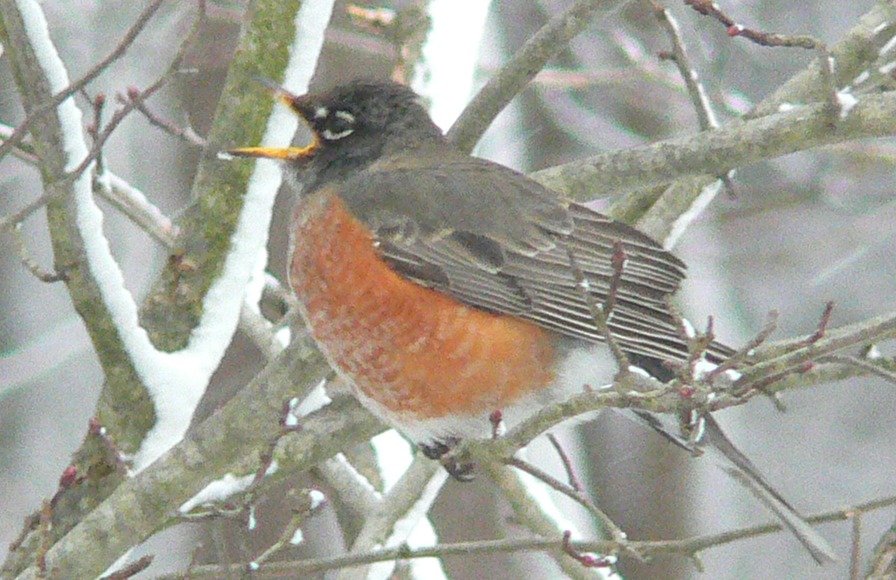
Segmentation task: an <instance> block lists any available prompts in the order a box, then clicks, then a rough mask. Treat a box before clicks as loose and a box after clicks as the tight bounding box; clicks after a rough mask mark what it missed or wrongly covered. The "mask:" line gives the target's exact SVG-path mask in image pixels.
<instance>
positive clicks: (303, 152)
mask: <svg viewBox="0 0 896 580" xmlns="http://www.w3.org/2000/svg"><path fill="white" fill-rule="evenodd" d="M256 80H257V81H258V82H260V83H261V84H263V85H264V86H265V88H267V89H268V91H270V93H271V95H272V96H273V97H274V98H275V99H277V100H278V101H280V102H281V103H283V104H284V105H286V106H287V107H289V108H290V109H292V110H293V111H294V112H295V113H296V114H297V115H298V116H299V118H300V119H302V120H303V121H305V122H306V123H307V122H308V121H307V120H306V119H305V114H304V113H305V111H304V107H303V105H304V104H305V99H304V98H303V97H300V96H296V95H294V94H292V93H291V92H289V91H287V90H286V89H284V88H283V87H280V86H278V85H277V84H276V83H274V82H273V81H271V80H269V79H266V78H262V77H258V78H257V79H256ZM317 145H318V141H317V138H316V136H315V139H314V141H312V142H311V143H310V144H309V145H307V146H305V147H239V148H237V149H230V150H229V151H227V153H229V154H230V155H233V156H235V157H256V158H259V157H260V158H264V159H279V160H281V161H296V160H299V159H307V158H308V157H310V156H311V154H312V153H313V152H314V149H315V148H316V147H317Z"/></svg>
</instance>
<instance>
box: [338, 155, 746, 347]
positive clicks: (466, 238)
mask: <svg viewBox="0 0 896 580" xmlns="http://www.w3.org/2000/svg"><path fill="white" fill-rule="evenodd" d="M417 159H419V157H418V158H417ZM420 163H421V162H420V161H418V160H407V161H406V162H394V161H393V162H390V163H389V165H374V166H372V167H370V168H368V169H367V170H365V171H363V172H362V173H361V174H360V175H358V176H357V177H355V178H353V179H352V184H351V185H352V187H350V188H347V189H348V191H352V192H353V194H352V197H351V198H349V199H346V203H347V204H348V205H349V207H350V209H351V210H352V211H353V212H354V214H355V215H357V216H359V217H360V218H361V219H362V220H363V221H364V222H365V223H366V224H367V225H368V226H369V227H370V228H371V229H372V230H373V231H374V232H375V235H376V236H377V243H378V245H379V249H380V251H381V252H382V255H383V258H384V259H385V260H386V261H387V262H388V263H389V264H390V265H391V266H392V267H393V268H394V269H395V270H396V271H398V272H399V273H401V274H402V275H404V276H406V277H408V278H410V279H412V280H414V281H416V282H418V283H419V284H422V285H424V286H428V287H431V288H434V289H436V290H438V291H440V292H443V293H445V294H448V295H450V296H452V297H454V298H456V299H457V300H460V301H462V302H464V303H466V304H469V305H471V306H475V307H477V308H481V309H484V310H487V311H490V312H495V313H501V314H510V315H513V316H518V317H520V318H524V319H527V320H530V321H532V322H534V323H535V324H538V325H540V326H542V327H545V328H548V329H551V330H553V331H556V332H559V333H561V334H563V335H566V336H570V337H574V338H578V339H582V340H586V341H590V342H598V341H602V340H603V336H602V334H601V333H600V332H599V331H598V330H597V328H596V327H595V324H594V321H593V319H592V316H591V313H590V307H589V304H588V300H586V298H585V297H584V296H583V292H582V289H581V287H580V286H579V285H578V284H577V279H576V275H575V273H574V269H573V268H572V267H571V265H570V258H569V254H570V252H572V254H573V255H574V257H575V260H576V263H577V265H578V267H579V269H580V270H581V272H582V274H583V275H584V277H585V279H586V280H587V281H588V285H587V286H588V290H587V291H588V292H589V293H590V295H591V296H592V299H593V300H595V301H596V302H597V303H598V304H603V303H604V302H605V301H606V300H607V294H608V291H609V288H610V284H611V280H612V278H613V275H614V269H613V266H612V264H611V258H612V256H613V253H614V245H615V244H617V243H619V244H621V247H622V250H623V252H624V253H625V256H626V261H625V266H624V268H623V271H622V275H621V278H620V280H619V283H618V286H617V298H616V305H615V307H614V309H613V311H612V314H611V316H610V321H609V326H610V330H611V332H612V333H613V335H614V337H615V338H616V340H617V341H618V342H619V344H620V346H621V347H622V348H623V349H624V350H626V351H627V352H629V353H635V354H640V355H644V356H647V357H652V358H659V359H670V360H684V359H685V358H686V357H687V346H686V345H685V343H684V342H683V341H682V339H681V338H680V336H679V330H678V328H677V324H676V322H675V319H674V318H673V317H672V315H671V314H670V313H669V309H668V307H667V300H668V297H669V296H670V295H671V294H673V293H674V292H675V291H676V290H677V289H678V286H679V284H680V282H681V280H682V279H683V278H684V271H685V266H684V264H683V263H682V262H681V261H680V260H679V259H678V258H676V257H675V256H673V255H672V254H671V253H669V252H667V251H666V250H664V249H663V248H662V247H660V246H659V245H658V244H657V243H656V242H654V241H653V240H651V239H650V238H649V237H647V236H646V235H644V234H642V233H641V232H639V231H637V230H635V229H634V228H632V227H630V226H627V225H625V224H622V223H619V222H615V221H613V220H611V219H609V218H607V217H606V216H603V215H601V214H599V213H597V212H595V211H592V210H590V209H588V208H587V207H585V206H582V205H579V204H575V203H569V202H566V201H564V200H562V199H561V198H560V197H559V196H557V195H556V194H555V193H554V192H551V191H550V190H548V189H546V188H544V187H543V186H541V185H540V184H538V183H537V182H535V181H533V180H531V179H529V178H527V177H525V176H524V175H522V174H519V173H517V172H515V171H512V170H510V169H508V168H506V167H503V166H500V165H497V164H493V163H491V162H488V161H485V160H481V159H476V158H473V157H467V156H462V155H460V154H457V156H456V158H455V157H454V156H452V157H451V158H450V159H445V158H444V156H442V157H440V158H439V163H438V167H437V168H436V167H426V171H419V170H420V169H422V168H423V166H421V165H420ZM495 171H499V172H500V177H499V178H497V179H496V175H495ZM420 191H426V192H427V195H425V196H422V195H419V192H420ZM383 192H389V193H388V194H387V195H384V193H383ZM398 192H403V193H400V194H399V193H398ZM729 353H730V350H729V349H728V348H727V347H724V346H722V345H718V344H715V345H713V347H711V349H710V355H711V357H712V358H719V359H721V358H724V357H725V356H727V355H728V354H729Z"/></svg>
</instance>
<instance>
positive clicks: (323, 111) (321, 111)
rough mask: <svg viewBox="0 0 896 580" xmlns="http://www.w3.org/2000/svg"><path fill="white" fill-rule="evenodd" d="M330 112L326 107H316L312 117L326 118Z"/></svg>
mask: <svg viewBox="0 0 896 580" xmlns="http://www.w3.org/2000/svg"><path fill="white" fill-rule="evenodd" d="M329 114H330V110H329V109H328V108H326V107H318V108H316V109H314V118H315V119H326V118H327V115H329Z"/></svg>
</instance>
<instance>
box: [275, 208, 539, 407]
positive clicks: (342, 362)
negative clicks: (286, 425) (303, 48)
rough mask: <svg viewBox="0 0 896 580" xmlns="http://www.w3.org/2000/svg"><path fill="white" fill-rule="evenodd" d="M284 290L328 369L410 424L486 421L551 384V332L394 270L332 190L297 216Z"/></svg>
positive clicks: (368, 233) (299, 211)
mask: <svg viewBox="0 0 896 580" xmlns="http://www.w3.org/2000/svg"><path fill="white" fill-rule="evenodd" d="M293 227H294V228H295V229H294V232H293V235H294V252H293V255H292V262H291V264H290V283H291V285H292V287H293V290H294V291H295V293H296V295H297V296H298V298H299V301H300V302H301V303H302V306H303V310H304V314H305V318H306V322H307V323H308V325H309V327H310V329H311V332H312V334H313V336H314V337H315V339H316V340H317V341H318V343H319V344H320V345H321V347H322V348H323V350H324V351H325V352H326V353H327V355H328V357H329V358H330V360H331V362H332V363H333V364H335V365H336V366H337V367H338V369H339V370H340V371H341V373H342V374H344V375H346V376H347V377H348V378H350V379H351V380H352V381H353V382H354V385H355V387H356V388H358V389H360V390H361V391H362V392H363V393H364V394H365V395H367V396H368V397H370V398H371V399H373V400H375V401H377V402H378V403H379V404H381V405H383V406H384V407H386V408H387V409H389V410H390V411H392V412H393V413H395V414H398V415H400V416H401V417H402V418H407V419H428V418H439V417H445V416H451V415H457V414H483V413H485V414H487V413H490V412H491V411H493V410H496V409H503V408H505V407H506V406H508V405H509V404H511V403H512V402H513V401H515V400H517V399H518V398H519V397H521V396H522V395H525V394H527V393H529V392H531V391H534V390H537V389H540V388H542V387H544V386H545V385H547V384H550V383H551V382H552V381H553V379H554V366H555V362H556V361H555V356H556V353H555V352H554V347H553V346H552V341H551V337H550V335H549V333H548V332H547V331H545V330H543V329H541V328H539V327H538V326H536V325H534V324H532V323H529V322H526V321H523V320H519V319H515V318H513V317H509V316H499V315H493V314H489V313H486V312H482V311H480V310H476V309H473V308H470V307H467V306H466V305H464V304H462V303H461V302H459V301H457V300H454V299H453V298H450V297H448V296H446V295H444V294H442V293H440V292H437V291H435V290H431V289H428V288H424V287H422V286H420V285H419V284H416V283H414V282H411V281H410V280H407V279H405V278H403V277H402V276H400V275H398V274H397V273H395V272H394V271H393V270H392V269H391V268H390V267H389V266H388V265H387V264H386V263H384V262H383V261H382V260H381V259H380V257H379V256H378V254H377V251H376V248H375V247H374V243H373V239H372V236H371V234H370V232H369V231H368V230H367V229H366V228H365V227H364V226H363V224H362V223H361V222H360V221H358V220H357V219H356V218H354V217H353V216H352V215H351V214H350V212H349V211H348V209H347V208H346V206H345V204H344V203H343V202H342V201H341V200H340V199H339V198H338V197H336V196H335V195H333V194H332V193H330V192H326V191H325V192H321V193H318V194H315V195H314V196H312V197H311V198H309V199H306V200H304V201H303V202H302V203H301V205H300V207H299V208H298V209H297V212H296V216H295V220H294V224H293Z"/></svg>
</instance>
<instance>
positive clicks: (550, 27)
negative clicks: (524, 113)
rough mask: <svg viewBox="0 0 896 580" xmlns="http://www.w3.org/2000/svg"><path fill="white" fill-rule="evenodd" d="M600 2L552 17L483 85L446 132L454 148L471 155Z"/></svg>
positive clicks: (583, 1) (580, 0) (582, 2)
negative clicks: (477, 144) (511, 104)
mask: <svg viewBox="0 0 896 580" xmlns="http://www.w3.org/2000/svg"><path fill="white" fill-rule="evenodd" d="M606 4H607V3H606V2H605V1H601V0H577V2H576V3H575V4H574V5H573V6H571V7H570V8H569V9H567V10H566V11H564V12H563V13H561V14H558V15H556V16H554V17H553V18H552V19H551V21H550V22H548V23H547V24H546V25H545V26H544V27H542V28H541V30H539V31H538V32H536V33H535V35H534V36H533V37H532V38H530V39H529V40H528V41H527V42H526V44H525V45H523V47H522V48H521V49H520V50H519V51H517V53H516V54H514V55H513V57H511V59H510V60H509V61H507V64H505V65H504V66H503V67H501V70H500V71H499V72H498V73H497V74H496V75H494V76H493V77H492V78H491V79H489V81H488V82H487V83H486V84H485V86H484V87H482V89H481V90H480V91H479V93H477V94H476V96H475V97H473V99H472V100H471V101H470V103H469V104H468V105H467V107H466V108H465V109H464V112H463V113H461V115H460V117H459V118H458V119H457V121H455V123H454V125H453V126H452V127H451V129H449V131H448V134H447V137H448V140H449V141H451V142H452V143H453V144H454V146H455V147H457V148H458V149H460V150H462V151H470V150H472V149H473V146H474V145H475V144H476V142H477V141H478V140H479V138H480V137H481V136H482V134H483V133H484V132H485V130H486V129H487V128H488V126H489V125H490V124H491V122H492V120H493V119H494V118H495V117H496V116H497V115H498V113H500V112H501V110H502V109H503V108H504V107H505V106H507V103H509V102H510V101H511V99H513V97H515V96H516V94H517V93H519V92H520V91H521V90H523V88H524V87H525V86H526V85H528V84H529V81H531V80H532V79H533V78H534V77H535V75H536V74H538V72H539V71H540V70H541V69H542V68H544V65H545V64H546V63H547V62H548V60H550V59H551V57H553V56H554V55H556V54H557V53H558V52H559V51H561V50H563V48H564V47H565V46H566V43H567V42H569V41H570V40H571V39H572V38H573V37H575V36H576V35H577V34H579V32H581V31H582V30H583V29H584V28H585V27H586V26H588V24H589V23H590V22H591V21H592V20H593V19H594V17H595V16H596V15H597V13H598V12H599V11H600V9H602V8H604V7H605V6H606Z"/></svg>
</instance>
